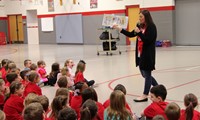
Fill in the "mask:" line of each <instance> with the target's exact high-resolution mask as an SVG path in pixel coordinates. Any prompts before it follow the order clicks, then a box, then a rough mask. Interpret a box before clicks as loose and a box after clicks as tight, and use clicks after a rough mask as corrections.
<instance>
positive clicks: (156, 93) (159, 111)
mask: <svg viewBox="0 0 200 120" xmlns="http://www.w3.org/2000/svg"><path fill="white" fill-rule="evenodd" d="M166 96H167V90H166V88H165V86H164V85H156V86H154V87H152V88H151V90H150V97H151V98H150V99H151V100H152V103H151V104H150V105H149V106H148V107H146V108H145V109H144V111H143V112H142V113H141V116H146V118H148V119H152V118H153V117H154V116H156V115H162V116H163V117H164V118H167V117H166V115H165V108H166V106H167V104H168V103H167V102H165V98H166Z"/></svg>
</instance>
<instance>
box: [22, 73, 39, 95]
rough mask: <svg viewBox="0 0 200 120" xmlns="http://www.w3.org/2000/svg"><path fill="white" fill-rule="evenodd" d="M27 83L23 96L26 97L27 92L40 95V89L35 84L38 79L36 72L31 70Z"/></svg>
mask: <svg viewBox="0 0 200 120" xmlns="http://www.w3.org/2000/svg"><path fill="white" fill-rule="evenodd" d="M28 79H29V81H30V82H29V83H28V84H27V86H26V87H25V90H24V97H26V96H27V95H28V94H29V93H35V94H37V95H42V90H41V88H40V87H38V86H37V83H38V82H39V81H40V77H39V75H38V73H37V72H35V71H31V72H30V74H29V76H28Z"/></svg>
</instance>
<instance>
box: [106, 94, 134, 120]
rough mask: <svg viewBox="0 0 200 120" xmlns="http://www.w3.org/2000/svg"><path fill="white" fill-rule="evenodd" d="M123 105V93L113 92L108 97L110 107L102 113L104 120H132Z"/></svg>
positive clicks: (124, 102)
mask: <svg viewBox="0 0 200 120" xmlns="http://www.w3.org/2000/svg"><path fill="white" fill-rule="evenodd" d="M125 104H126V100H125V95H124V93H123V92H122V91H119V90H115V91H113V92H112V93H111V95H110V106H109V107H108V108H107V109H105V111H104V120H113V119H117V120H132V119H133V117H132V115H131V113H130V112H129V111H128V110H127V109H126V107H125Z"/></svg>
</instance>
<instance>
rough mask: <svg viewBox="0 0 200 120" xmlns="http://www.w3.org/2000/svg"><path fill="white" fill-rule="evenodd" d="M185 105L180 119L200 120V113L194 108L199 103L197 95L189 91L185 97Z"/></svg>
mask: <svg viewBox="0 0 200 120" xmlns="http://www.w3.org/2000/svg"><path fill="white" fill-rule="evenodd" d="M184 105H185V107H186V109H185V110H184V109H182V110H181V117H180V120H200V113H199V112H198V111H196V110H194V108H195V107H196V106H197V105H198V99H197V97H196V96H195V95H194V94H192V93H189V94H187V95H185V97H184Z"/></svg>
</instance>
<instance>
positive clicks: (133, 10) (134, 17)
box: [126, 5, 140, 45]
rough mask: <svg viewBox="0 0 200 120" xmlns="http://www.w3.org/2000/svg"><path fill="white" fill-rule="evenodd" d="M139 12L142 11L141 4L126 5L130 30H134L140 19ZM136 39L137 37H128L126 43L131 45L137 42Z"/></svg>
mask: <svg viewBox="0 0 200 120" xmlns="http://www.w3.org/2000/svg"><path fill="white" fill-rule="evenodd" d="M139 12H140V8H139V5H130V6H126V16H128V28H127V30H128V31H132V30H133V29H134V28H135V26H136V24H137V22H138V20H139ZM135 41H136V37H134V38H128V37H127V38H126V45H130V44H133V43H135Z"/></svg>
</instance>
